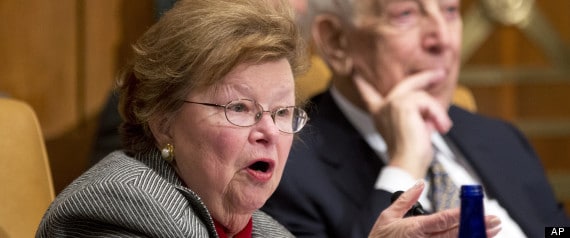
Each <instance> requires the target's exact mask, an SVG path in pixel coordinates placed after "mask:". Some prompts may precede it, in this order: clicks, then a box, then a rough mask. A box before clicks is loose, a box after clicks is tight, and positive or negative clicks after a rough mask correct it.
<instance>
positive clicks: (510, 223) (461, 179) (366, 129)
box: [331, 87, 526, 238]
mask: <svg viewBox="0 0 570 238" xmlns="http://www.w3.org/2000/svg"><path fill="white" fill-rule="evenodd" d="M331 95H332V97H333V99H334V101H335V102H336V104H337V105H338V106H339V108H340V110H341V111H342V112H343V114H344V115H345V116H346V117H347V119H348V121H350V123H351V124H352V125H353V126H354V127H355V128H356V130H358V132H359V133H360V134H361V135H362V136H363V137H364V139H365V140H366V142H367V143H368V145H370V147H371V148H372V149H373V150H374V151H375V153H376V154H377V155H378V157H379V158H380V159H381V160H382V161H383V162H384V163H385V164H388V162H389V161H388V160H389V158H388V149H387V146H386V142H385V141H384V139H383V138H382V136H381V135H380V133H378V131H377V130H376V127H375V126H374V122H373V120H372V118H371V117H370V115H369V114H368V113H366V112H364V111H362V110H361V109H359V108H358V107H356V106H354V105H353V104H352V103H350V102H349V101H348V100H347V99H346V98H344V97H343V96H342V95H341V94H340V93H339V92H338V91H337V90H336V89H335V88H334V87H332V88H331ZM432 144H433V145H434V146H435V147H436V148H437V150H436V155H435V159H437V160H439V162H440V163H441V164H442V165H443V168H444V169H445V170H446V171H447V173H448V174H449V176H450V178H451V180H452V181H453V182H454V183H455V184H456V185H457V186H458V187H461V185H469V184H481V182H480V180H479V178H478V176H477V174H475V173H474V171H473V170H472V169H471V167H470V165H469V164H468V163H467V161H466V160H465V159H464V158H463V157H462V156H461V155H460V152H459V151H452V150H451V149H450V147H449V146H448V145H447V143H446V142H445V141H444V139H443V138H442V136H441V135H440V134H439V133H434V134H433V135H432ZM416 182H417V180H416V179H415V178H414V177H413V176H412V175H411V174H409V173H408V172H406V171H405V170H403V169H400V168H397V167H394V166H384V167H383V168H382V169H381V170H380V174H379V175H378V179H377V180H376V184H375V188H376V189H381V190H385V191H388V192H395V191H398V190H402V191H405V190H408V189H409V188H410V187H412V186H413V185H414V184H415V183H416ZM424 183H425V185H426V186H425V188H424V191H423V192H422V195H421V196H420V199H419V202H420V203H421V204H422V206H423V207H424V208H425V209H426V210H432V204H431V202H430V201H429V199H428V198H427V192H428V191H429V186H430V184H429V181H427V180H425V179H424ZM483 203H484V207H485V214H486V215H495V216H497V217H499V219H501V227H502V229H501V232H500V233H499V234H498V235H497V236H496V237H508V238H517V237H523V238H524V237H526V236H525V234H524V233H523V232H522V230H521V229H520V227H519V226H518V224H517V223H516V222H515V221H514V220H513V219H512V218H511V217H510V216H509V214H508V212H507V211H506V210H505V209H504V208H503V207H502V206H501V205H500V204H499V202H498V201H497V200H495V199H488V196H487V195H485V196H484V198H483Z"/></svg>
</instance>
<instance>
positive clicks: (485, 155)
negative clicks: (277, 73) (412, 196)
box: [263, 92, 570, 237]
mask: <svg viewBox="0 0 570 238" xmlns="http://www.w3.org/2000/svg"><path fill="white" fill-rule="evenodd" d="M308 110H309V115H310V118H311V119H310V121H309V125H308V126H307V127H306V128H305V129H303V131H302V132H301V134H300V135H299V138H298V139H297V140H296V141H295V143H294V145H293V148H292V150H291V154H290V156H289V160H288V162H287V166H286V168H285V173H284V175H283V178H282V180H281V183H280V185H279V187H278V189H277V191H276V192H275V193H274V194H273V196H272V197H271V198H270V200H269V201H268V202H267V203H266V205H265V207H264V208H263V210H264V211H266V212H267V213H269V214H270V215H271V216H273V217H274V218H275V219H277V220H278V221H279V222H280V223H282V224H284V225H285V226H286V227H287V228H288V229H289V230H290V231H291V232H293V234H295V235H296V236H299V237H302V236H310V237H366V236H367V234H368V232H369V231H370V229H371V227H372V225H373V224H374V222H375V221H376V219H377V217H378V215H379V214H380V212H381V211H382V210H383V209H385V208H386V207H388V206H389V203H390V196H391V194H390V193H389V192H386V191H382V190H376V189H374V183H375V182H376V178H377V176H378V173H379V171H380V169H381V167H382V166H384V164H383V163H382V162H381V161H380V159H379V158H378V157H377V156H376V154H375V153H374V152H373V151H372V149H371V148H370V147H369V146H368V144H367V143H366V141H365V140H364V139H363V138H362V137H361V136H360V134H359V133H358V131H357V130H356V129H355V128H354V127H353V126H352V125H351V124H350V122H349V121H348V120H347V119H346V117H345V116H344V115H343V114H342V112H341V111H340V109H339V108H338V106H337V105H336V104H335V102H334V100H333V99H332V97H331V95H330V93H329V92H325V93H324V94H321V95H319V96H317V97H315V98H313V100H312V103H311V104H309V109H308ZM449 115H450V117H451V119H452V120H453V123H454V125H453V128H452V129H451V131H450V132H449V133H448V134H447V135H446V136H448V138H449V139H450V140H451V141H452V142H454V143H455V145H456V146H457V147H458V149H459V150H460V151H461V152H462V153H463V155H465V157H466V159H467V160H468V162H469V163H470V164H471V165H472V166H473V168H474V170H475V171H476V173H477V174H478V176H479V177H480V178H481V179H482V181H483V186H484V188H485V190H486V192H487V194H488V196H490V197H493V198H495V199H497V200H498V201H499V203H500V204H501V206H503V207H504V208H505V209H506V210H507V211H508V212H509V214H510V216H511V217H512V218H513V219H514V220H515V221H516V222H517V223H518V224H519V226H520V227H521V228H522V229H523V231H524V232H525V233H526V234H527V236H528V237H542V236H543V235H544V227H545V226H553V225H566V226H568V225H569V223H570V222H569V219H568V217H567V216H566V214H565V213H564V209H563V208H562V206H561V205H560V204H559V203H557V201H556V200H555V197H554V193H553V191H552V189H551V187H550V185H549V183H548V181H547V178H546V176H545V174H544V171H543V168H542V165H541V163H540V160H539V159H538V158H537V156H536V154H535V153H534V151H533V149H532V148H531V146H530V145H529V143H528V142H527V141H526V139H525V138H524V137H523V136H522V134H521V133H520V132H519V131H518V130H516V129H515V128H514V127H513V126H511V125H509V124H507V123H505V122H502V121H498V120H494V119H489V118H485V117H482V116H478V115H475V114H472V113H469V112H467V111H465V110H462V109H460V108H458V107H455V106H452V107H451V108H450V110H449Z"/></svg>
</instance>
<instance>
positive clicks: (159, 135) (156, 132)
mask: <svg viewBox="0 0 570 238" xmlns="http://www.w3.org/2000/svg"><path fill="white" fill-rule="evenodd" d="M148 126H149V128H150V131H151V132H152V135H153V136H154V138H155V140H156V143H158V146H159V147H160V146H164V145H166V144H167V143H172V141H173V138H172V135H171V133H170V127H169V126H168V123H167V120H166V118H164V117H161V118H153V119H151V120H150V121H149V122H148ZM159 149H162V148H159Z"/></svg>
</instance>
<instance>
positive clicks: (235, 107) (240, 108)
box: [227, 103, 249, 112]
mask: <svg viewBox="0 0 570 238" xmlns="http://www.w3.org/2000/svg"><path fill="white" fill-rule="evenodd" d="M227 109H228V110H230V111H232V112H248V111H249V108H248V107H247V105H245V104H244V103H234V104H231V105H229V106H228V107H227Z"/></svg>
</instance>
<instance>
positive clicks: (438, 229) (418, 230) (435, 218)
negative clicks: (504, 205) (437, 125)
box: [368, 181, 501, 238]
mask: <svg viewBox="0 0 570 238" xmlns="http://www.w3.org/2000/svg"><path fill="white" fill-rule="evenodd" d="M423 189H424V183H423V182H421V181H420V182H418V183H416V185H414V186H413V187H412V188H410V189H408V191H406V192H404V193H403V194H402V195H401V196H400V197H399V198H398V199H397V200H396V201H395V202H394V203H393V204H392V205H391V206H390V207H388V208H387V209H386V210H384V211H383V212H382V213H381V214H380V216H379V217H378V220H376V223H375V224H374V226H373V227H372V231H370V234H369V236H368V237H393V238H396V237H397V238H404V237H405V238H407V237H410V238H412V237H413V238H422V237H442V238H443V237H450V238H451V237H453V238H456V237H457V235H458V234H459V219H460V214H459V212H460V211H459V208H455V209H451V210H445V211H441V212H438V213H435V214H431V215H422V216H415V217H408V218H403V217H404V214H406V212H407V211H408V210H409V209H410V208H411V207H412V206H413V205H414V204H415V203H416V202H417V201H418V198H419V197H420V194H421V193H422V190H423ZM500 224H501V221H500V220H499V218H498V217H496V216H485V226H486V229H487V237H494V236H495V235H497V234H498V233H499V231H501V227H500Z"/></svg>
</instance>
